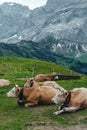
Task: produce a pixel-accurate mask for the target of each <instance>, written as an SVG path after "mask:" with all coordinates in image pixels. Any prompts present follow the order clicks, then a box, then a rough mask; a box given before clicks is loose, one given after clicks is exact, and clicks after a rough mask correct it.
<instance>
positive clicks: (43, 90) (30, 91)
mask: <svg viewBox="0 0 87 130" xmlns="http://www.w3.org/2000/svg"><path fill="white" fill-rule="evenodd" d="M61 88H62V87H61ZM57 89H59V91H60V87H59V88H57ZM57 89H56V88H55V87H54V86H52V85H50V86H47V85H42V86H38V87H37V86H34V87H24V88H23V89H22V88H20V87H18V86H16V87H14V88H13V89H12V90H10V91H9V92H8V93H7V96H8V97H17V98H18V99H19V101H18V103H19V104H21V105H22V104H23V105H25V106H26V107H28V106H35V105H38V104H51V103H52V102H51V99H52V98H53V97H54V95H55V94H56V92H57ZM62 89H63V88H62Z"/></svg>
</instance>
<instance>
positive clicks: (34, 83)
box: [24, 78, 64, 90]
mask: <svg viewBox="0 0 87 130" xmlns="http://www.w3.org/2000/svg"><path fill="white" fill-rule="evenodd" d="M42 85H44V86H49V87H50V86H53V87H54V88H56V89H57V88H60V89H61V90H62V89H63V88H62V87H61V86H60V85H59V84H57V83H56V82H55V81H45V82H37V81H35V80H34V79H33V78H29V79H27V82H26V83H25V84H24V87H34V86H37V87H38V86H42ZM63 90H64V89H63Z"/></svg>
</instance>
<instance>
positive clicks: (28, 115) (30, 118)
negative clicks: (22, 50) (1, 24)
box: [0, 57, 87, 130]
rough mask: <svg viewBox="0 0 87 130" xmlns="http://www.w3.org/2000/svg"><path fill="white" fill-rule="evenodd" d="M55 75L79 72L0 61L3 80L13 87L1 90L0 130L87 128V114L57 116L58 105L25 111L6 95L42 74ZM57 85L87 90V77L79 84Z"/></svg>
mask: <svg viewBox="0 0 87 130" xmlns="http://www.w3.org/2000/svg"><path fill="white" fill-rule="evenodd" d="M53 71H55V72H58V73H63V74H67V73H68V74H75V72H73V71H71V70H68V69H66V68H63V67H61V66H58V65H56V64H54V63H51V62H50V63H49V62H45V61H40V60H32V59H26V58H15V57H0V78H5V79H8V80H10V81H11V85H10V86H9V87H4V88H0V104H1V106H0V112H1V115H0V130H5V129H6V130H9V129H11V130H27V129H30V130H36V129H38V130H44V129H46V130H49V129H50V130H60V129H63V130H66V129H70V130H74V129H73V125H74V128H76V129H77V128H78V129H79V130H81V129H83V130H85V129H86V128H87V120H86V119H87V110H81V111H78V112H76V113H66V114H61V115H60V116H54V115H53V112H54V111H55V110H56V109H57V108H58V106H56V105H44V106H43V105H42V106H36V107H30V108H25V107H22V106H19V105H18V104H17V99H13V98H7V97H6V93H7V92H8V91H9V90H10V89H11V88H12V87H14V85H15V84H18V85H20V86H21V87H23V85H24V83H25V82H26V78H29V77H33V76H34V75H36V74H40V73H45V74H48V73H52V72H53ZM57 83H58V84H60V85H61V86H62V87H64V88H65V89H68V90H70V89H73V88H75V87H82V86H83V87H87V76H82V78H81V79H79V80H62V81H57ZM66 118H67V120H66ZM72 118H73V120H72Z"/></svg>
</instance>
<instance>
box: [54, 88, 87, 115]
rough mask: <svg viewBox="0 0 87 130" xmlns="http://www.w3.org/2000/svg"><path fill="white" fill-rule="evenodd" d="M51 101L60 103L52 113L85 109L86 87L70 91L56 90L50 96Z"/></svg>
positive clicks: (86, 101) (86, 103)
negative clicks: (53, 94)
mask: <svg viewBox="0 0 87 130" xmlns="http://www.w3.org/2000/svg"><path fill="white" fill-rule="evenodd" d="M52 103H55V104H61V105H60V106H59V110H58V111H56V112H54V113H53V114H54V115H59V114H61V113H63V112H76V111H77V110H80V109H85V108H87V88H83V87H82V88H75V89H73V90H70V91H67V90H64V91H59V90H58V91H57V93H56V95H55V96H54V97H53V98H52Z"/></svg>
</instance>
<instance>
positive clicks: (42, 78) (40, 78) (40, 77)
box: [34, 73, 59, 82]
mask: <svg viewBox="0 0 87 130" xmlns="http://www.w3.org/2000/svg"><path fill="white" fill-rule="evenodd" d="M57 79H59V77H58V74H57V73H52V74H38V75H36V76H35V77H34V80H35V81H38V82H44V81H53V80H57Z"/></svg>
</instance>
